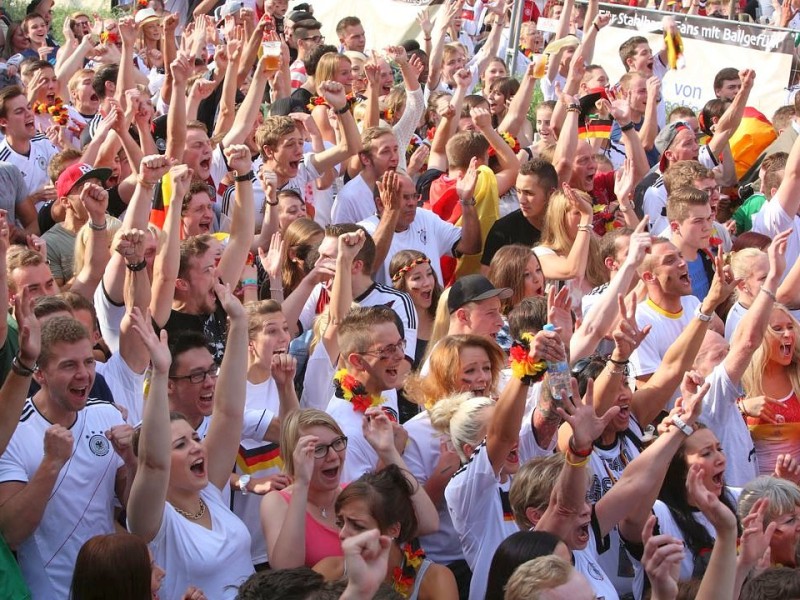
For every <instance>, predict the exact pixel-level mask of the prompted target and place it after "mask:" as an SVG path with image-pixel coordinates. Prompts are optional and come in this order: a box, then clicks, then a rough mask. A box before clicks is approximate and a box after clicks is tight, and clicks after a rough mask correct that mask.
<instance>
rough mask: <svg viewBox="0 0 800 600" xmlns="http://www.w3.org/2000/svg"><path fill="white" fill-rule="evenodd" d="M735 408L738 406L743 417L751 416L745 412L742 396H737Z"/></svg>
mask: <svg viewBox="0 0 800 600" xmlns="http://www.w3.org/2000/svg"><path fill="white" fill-rule="evenodd" d="M736 408H738V409H739V412H740V413H742V415H744V416H745V417H749V416H751V415H750V413H748V412H747V408H745V405H744V398H739V399H738V400H737V401H736Z"/></svg>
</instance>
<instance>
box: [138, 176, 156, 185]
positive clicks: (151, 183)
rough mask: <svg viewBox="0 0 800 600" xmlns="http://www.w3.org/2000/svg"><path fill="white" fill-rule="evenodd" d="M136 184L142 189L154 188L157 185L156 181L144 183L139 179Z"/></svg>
mask: <svg viewBox="0 0 800 600" xmlns="http://www.w3.org/2000/svg"><path fill="white" fill-rule="evenodd" d="M136 183H138V184H139V185H141V186H142V187H156V186H157V185H158V182H157V181H145V180H144V179H142V178H141V177H137V179H136Z"/></svg>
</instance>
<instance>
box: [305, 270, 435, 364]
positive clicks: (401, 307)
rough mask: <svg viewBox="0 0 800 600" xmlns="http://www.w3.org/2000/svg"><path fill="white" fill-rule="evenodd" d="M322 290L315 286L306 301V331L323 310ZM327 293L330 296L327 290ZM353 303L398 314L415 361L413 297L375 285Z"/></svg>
mask: <svg viewBox="0 0 800 600" xmlns="http://www.w3.org/2000/svg"><path fill="white" fill-rule="evenodd" d="M432 262H433V261H432ZM322 290H323V284H321V283H318V284H317V285H316V286H314V289H312V290H311V294H310V295H309V297H308V300H306V303H305V305H304V306H303V310H302V311H301V312H300V319H299V320H300V325H301V326H302V327H303V330H305V331H307V330H309V329H311V327H312V325H313V323H314V318H315V317H316V316H317V314H319V311H320V309H321V308H322V307H321V301H320V296H321V295H322ZM326 293H327V294H328V296H330V294H329V293H328V292H327V290H326ZM353 302H355V303H356V304H358V305H359V306H386V307H388V308H391V309H392V310H393V311H394V312H395V313H397V316H398V317H400V321H401V322H402V323H403V338H404V339H405V340H406V356H408V358H410V359H411V360H412V361H413V360H414V355H415V354H416V350H417V309H416V307H415V306H414V301H413V300H411V296H409V295H408V294H407V293H405V292H401V291H400V290H398V289H395V288H393V287H390V286H388V285H382V284H380V283H373V284H372V285H371V286H370V287H368V288H367V289H366V290H365V291H364V293H363V294H361V295H360V296H358V297H357V298H353Z"/></svg>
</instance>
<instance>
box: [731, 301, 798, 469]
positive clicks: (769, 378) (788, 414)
mask: <svg viewBox="0 0 800 600" xmlns="http://www.w3.org/2000/svg"><path fill="white" fill-rule="evenodd" d="M797 330H798V323H797V321H796V320H795V319H794V317H793V316H792V315H791V313H789V311H788V309H787V308H786V307H785V306H782V305H778V304H776V305H775V307H774V308H773V309H772V314H771V315H770V318H769V326H768V327H767V335H766V336H764V341H762V342H761V346H760V347H759V348H758V349H757V350H756V351H755V353H754V354H753V359H752V360H751V361H750V364H749V366H748V367H747V370H746V371H745V373H744V376H743V377H742V387H743V388H744V391H745V395H746V397H747V398H755V397H758V396H763V397H764V398H765V409H762V411H761V414H760V416H758V417H756V416H749V415H744V416H745V417H746V420H747V425H748V427H749V428H750V435H752V436H753V444H754V445H755V448H756V462H757V464H758V471H759V473H760V474H761V475H770V474H772V472H773V471H774V470H775V465H776V459H777V457H778V455H780V454H789V455H791V456H794V457H797V456H800V434H799V433H800V398H798V394H800V354H798V350H797Z"/></svg>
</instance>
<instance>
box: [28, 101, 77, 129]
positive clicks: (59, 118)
mask: <svg viewBox="0 0 800 600" xmlns="http://www.w3.org/2000/svg"><path fill="white" fill-rule="evenodd" d="M31 109H32V110H33V112H34V113H35V114H37V115H50V118H51V119H52V120H53V123H55V124H56V125H66V124H67V123H68V122H69V113H68V112H67V109H66V107H65V106H64V101H63V100H62V99H61V98H59V97H58V96H56V99H55V100H54V101H53V103H52V104H47V103H46V102H34V103H33V106H31Z"/></svg>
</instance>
